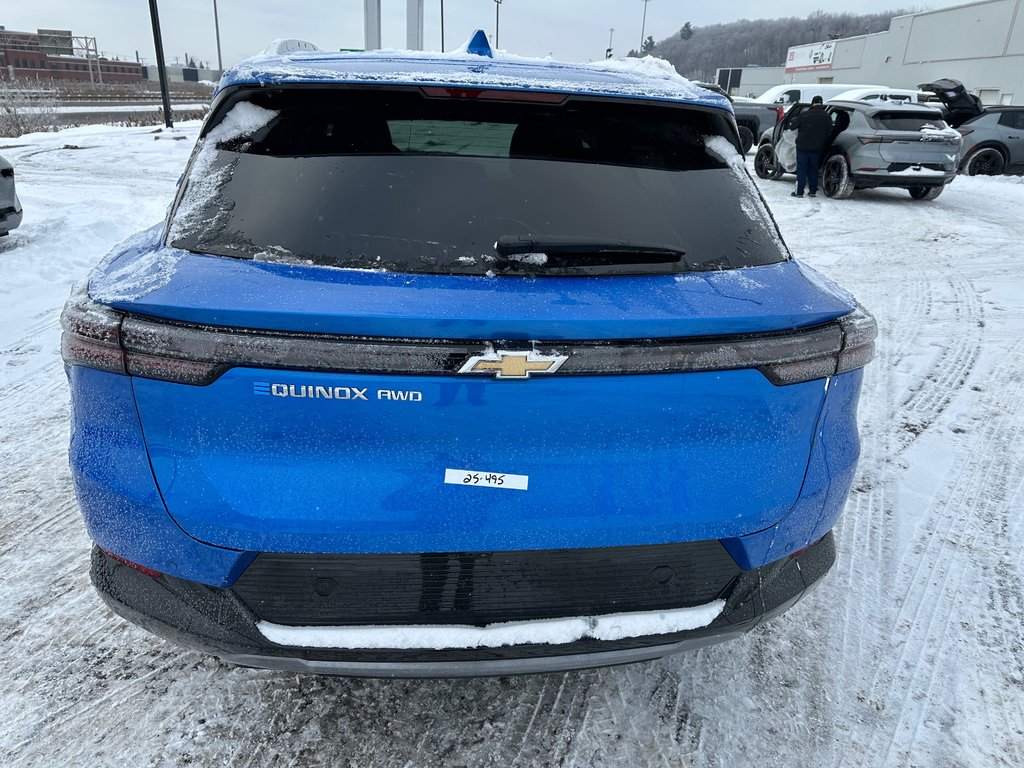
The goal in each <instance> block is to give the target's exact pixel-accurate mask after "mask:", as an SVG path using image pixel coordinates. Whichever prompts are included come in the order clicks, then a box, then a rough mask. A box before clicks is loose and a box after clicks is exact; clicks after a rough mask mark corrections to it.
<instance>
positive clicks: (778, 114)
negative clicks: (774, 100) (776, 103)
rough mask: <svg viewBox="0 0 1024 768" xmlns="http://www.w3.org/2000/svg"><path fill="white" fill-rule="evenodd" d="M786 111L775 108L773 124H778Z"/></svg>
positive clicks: (781, 108)
mask: <svg viewBox="0 0 1024 768" xmlns="http://www.w3.org/2000/svg"><path fill="white" fill-rule="evenodd" d="M785 114H786V110H785V109H784V108H783V107H775V122H776V123H777V122H779V121H780V120H782V118H783V117H784V116H785Z"/></svg>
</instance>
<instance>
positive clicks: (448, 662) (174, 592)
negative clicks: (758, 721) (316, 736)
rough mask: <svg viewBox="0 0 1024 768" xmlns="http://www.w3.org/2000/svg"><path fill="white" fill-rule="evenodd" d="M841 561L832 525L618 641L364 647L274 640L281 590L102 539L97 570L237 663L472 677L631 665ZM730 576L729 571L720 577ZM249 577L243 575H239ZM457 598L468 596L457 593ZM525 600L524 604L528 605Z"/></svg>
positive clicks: (129, 609) (192, 642)
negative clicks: (210, 575) (157, 561)
mask: <svg viewBox="0 0 1024 768" xmlns="http://www.w3.org/2000/svg"><path fill="white" fill-rule="evenodd" d="M834 560H835V544H834V540H833V537H832V534H831V532H830V533H828V534H826V535H825V536H824V537H822V538H821V539H819V540H818V541H817V542H815V543H814V544H813V545H812V546H810V547H808V548H807V549H806V550H804V551H803V552H801V553H800V554H798V555H795V556H791V557H786V558H783V559H781V560H778V561H776V562H773V563H770V564H768V565H765V566H762V567H761V568H756V569H751V570H747V571H740V570H739V569H737V570H736V572H735V574H733V575H731V576H727V578H728V581H727V583H725V584H724V585H723V586H722V587H721V588H720V589H718V591H717V593H716V594H717V596H718V599H720V600H724V608H722V609H721V612H720V613H718V615H717V617H716V618H714V620H713V621H711V622H710V623H708V624H706V625H705V626H700V627H699V628H696V629H689V630H684V631H679V632H668V633H664V634H654V635H646V636H637V637H623V638H620V639H615V640H598V639H593V638H586V639H576V640H570V641H567V642H561V643H529V642H523V643H518V644H514V645H500V646H495V647H473V648H412V649H409V648H405V649H387V648H384V649H381V648H376V649H359V648H329V647H302V646H293V645H281V644H278V643H274V642H272V641H270V640H268V639H267V638H266V637H265V636H264V635H263V633H262V632H261V631H260V627H259V625H260V622H262V621H264V620H265V616H263V615H260V613H258V611H262V612H264V613H268V612H272V610H273V609H272V608H271V607H269V606H270V604H271V603H272V602H273V600H272V599H269V598H272V597H273V596H272V595H265V597H267V598H268V599H264V600H260V599H254V598H253V596H252V595H251V594H246V593H245V591H244V589H241V590H240V589H238V588H235V587H232V588H222V587H210V586H206V585H204V584H199V583H196V582H192V581H186V580H183V579H178V578H175V577H172V576H167V575H162V576H159V577H157V578H153V577H151V576H148V575H145V574H143V573H141V572H140V571H138V570H135V569H133V568H131V567H129V566H127V565H124V564H122V563H120V562H118V561H117V560H115V559H114V558H112V557H110V556H109V555H107V554H105V553H104V552H103V551H102V550H100V549H99V548H98V547H97V548H94V550H93V556H92V570H91V575H92V580H93V584H94V585H95V586H96V589H97V590H98V591H99V592H100V594H101V596H102V597H103V599H104V600H105V601H106V603H107V604H108V605H109V606H110V607H111V608H112V609H113V610H114V611H115V612H116V613H118V614H119V615H121V616H122V617H124V618H126V619H128V620H129V621H132V622H134V623H135V624H138V625H140V626H142V627H144V628H145V629H148V630H149V631H151V632H153V633H155V634H158V635H161V636H163V637H165V638H167V639H169V640H171V641H173V642H175V643H178V644H180V645H184V646H187V647H191V648H195V649H197V650H200V651H203V652H206V653H210V654H213V655H215V656H218V657H220V658H221V659H223V660H224V661H227V662H230V663H234V664H240V665H243V666H251V667H262V668H268V669H281V670H289V671H293V672H308V673H317V674H338V675H350V676H360V677H469V676H489V675H507V674H525V673H538V672H552V671H559V670H569V669H584V668H590V667H600V666H610V665H616V664H626V663H631V662H636V661H645V660H649V659H656V658H660V657H663V656H668V655H671V654H675V653H679V652H682V651H686V650H690V649H694V648H698V647H701V646H704V645H710V644H713V643H718V642H722V641H724V640H728V639H730V638H734V637H738V636H739V635H741V634H743V633H745V632H747V631H749V630H750V629H752V628H754V627H755V626H757V625H758V624H759V623H761V622H762V621H764V620H766V619H768V618H771V617H773V616H775V615H778V614H779V613H782V612H783V611H785V610H786V609H787V608H789V607H790V606H792V605H793V604H794V603H796V602H797V601H798V600H800V598H801V597H803V595H804V594H805V593H806V592H807V591H808V590H809V589H810V588H811V587H813V586H814V585H815V584H816V583H817V582H818V581H819V580H820V579H821V578H822V577H823V576H824V575H825V574H826V573H827V571H828V570H829V568H831V566H832V564H833V562H834ZM645 568H646V566H645ZM721 576H722V574H721V573H719V574H718V576H717V577H719V578H720V577H721ZM310 579H312V576H310ZM244 581H245V578H244V575H243V578H242V579H240V580H239V583H244ZM699 581H700V580H699V579H690V580H688V581H686V582H685V583H684V584H683V585H682V587H681V590H682V591H678V590H677V592H676V594H675V595H674V596H673V598H672V599H673V600H676V601H677V602H676V603H675V605H662V606H661V608H660V610H661V611H662V612H664V611H668V610H671V609H672V608H674V607H676V606H681V605H692V604H694V603H695V602H699V601H703V600H706V598H707V594H708V585H707V584H706V583H705V584H699ZM551 587H552V583H548V584H546V585H544V589H547V590H549V591H550V590H551ZM474 594H476V593H474ZM546 594H550V592H548V593H546ZM561 598H563V599H564V596H561ZM645 598H649V595H646V594H645V595H640V594H638V593H635V594H634V595H633V596H631V597H629V598H628V599H629V600H630V601H631V602H629V603H620V604H618V605H617V611H619V612H629V611H632V610H635V609H636V608H637V607H640V608H641V609H647V612H648V613H649V614H650V615H651V616H657V615H658V614H659V609H654V610H650V609H649V605H650V603H649V601H647V602H645ZM364 599H365V598H364ZM454 599H455V600H456V601H457V600H458V597H457V595H456V596H455V598H454ZM559 599H560V596H559V595H557V594H551V600H553V601H554V602H558V600H559ZM572 599H573V600H575V599H576V598H575V597H573V598H572ZM518 607H519V608H520V609H521V608H522V605H521V604H519V606H518ZM456 608H457V606H456ZM278 610H280V606H278ZM560 610H565V609H564V607H563V608H561V609H560ZM383 613H384V611H382V612H381V614H383ZM531 613H532V615H533V616H535V617H537V618H545V617H547V618H550V616H549V615H548V614H545V612H544V607H543V605H542V604H540V603H539V602H538V603H537V604H535V605H533V606H532V607H531V608H530V610H529V611H528V612H527V613H526V614H524V613H522V611H521V610H520V612H519V613H515V611H513V614H515V616H516V617H517V618H519V619H523V618H528V617H529V615H530V614H531ZM447 615H448V614H437V613H435V614H433V615H432V616H431V615H429V614H426V613H425V614H423V617H424V618H425V619H426V620H425V621H420V622H417V623H415V624H413V623H409V622H410V620H409V618H408V617H405V618H401V617H398V618H399V619H401V620H400V621H398V620H391V621H388V620H381V616H380V615H377V616H373V617H371V618H372V619H373V621H372V622H369V621H363V622H362V623H363V624H367V623H373V624H375V625H380V624H383V623H387V624H389V625H390V627H389V628H395V629H406V628H407V629H408V630H409V631H410V632H415V630H416V627H417V626H422V625H423V624H424V623H433V624H448V621H447V620H445V619H444V618H443V617H444V616H447ZM562 615H564V614H562ZM328 619H329V617H328V616H326V615H322V616H320V617H319V620H318V622H317V624H318V625H319V626H323V625H324V624H325V622H326V621H327V620H328ZM392 619H395V616H393V617H392ZM349 620H350V619H346V621H349Z"/></svg>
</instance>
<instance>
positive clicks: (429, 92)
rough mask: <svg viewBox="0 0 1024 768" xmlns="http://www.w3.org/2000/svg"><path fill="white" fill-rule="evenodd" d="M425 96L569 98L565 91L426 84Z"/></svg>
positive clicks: (545, 101) (542, 101) (558, 101)
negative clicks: (552, 91)
mask: <svg viewBox="0 0 1024 768" xmlns="http://www.w3.org/2000/svg"><path fill="white" fill-rule="evenodd" d="M420 91H421V92H422V93H423V95H424V96H429V97H431V98H435V99H436V98H442V99H482V100H486V101H526V102H532V103H535V104H561V103H562V102H563V101H565V100H566V99H567V98H569V96H568V94H565V93H550V92H547V91H523V90H514V89H511V88H509V89H505V88H452V87H448V86H436V85H425V86H422V87H421V88H420Z"/></svg>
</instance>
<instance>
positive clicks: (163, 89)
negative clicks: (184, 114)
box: [149, 0, 174, 128]
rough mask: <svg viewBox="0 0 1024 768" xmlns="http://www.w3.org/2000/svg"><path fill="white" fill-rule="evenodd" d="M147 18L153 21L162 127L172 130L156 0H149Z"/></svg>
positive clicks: (169, 100)
mask: <svg viewBox="0 0 1024 768" xmlns="http://www.w3.org/2000/svg"><path fill="white" fill-rule="evenodd" d="M149 17H150V19H151V20H152V21H153V46H154V47H155V48H156V71H157V73H158V74H159V76H160V99H161V100H162V101H163V104H164V125H166V126H167V127H168V128H173V127H174V121H173V120H172V119H171V97H170V95H169V94H168V93H167V65H166V64H164V42H163V39H162V38H161V37H160V14H159V13H158V12H157V10H156V0H149Z"/></svg>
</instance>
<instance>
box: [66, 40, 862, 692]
mask: <svg viewBox="0 0 1024 768" xmlns="http://www.w3.org/2000/svg"><path fill="white" fill-rule="evenodd" d="M739 143H740V142H739V136H738V133H737V130H736V123H735V121H734V119H733V114H732V111H731V108H730V105H729V102H728V101H727V100H726V99H725V98H724V97H721V96H719V95H716V94H714V93H711V92H708V91H705V90H702V89H699V88H697V87H695V86H693V85H691V84H690V83H688V82H687V81H685V80H683V79H682V78H680V77H678V75H676V74H675V72H674V71H672V70H671V69H670V68H669V67H668V66H667V65H665V68H664V69H662V68H661V64H660V63H657V62H653V63H652V61H646V62H643V61H628V62H611V63H607V64H594V65H590V64H559V63H555V62H551V61H538V60H531V59H523V58H518V57H513V56H505V55H501V56H497V57H495V56H492V54H491V51H490V49H489V48H488V47H487V44H486V39H485V38H483V36H482V33H478V35H477V36H476V37H475V38H474V40H473V42H472V43H471V44H470V45H469V46H468V47H467V48H466V49H464V50H462V51H460V52H459V53H454V54H425V53H424V54H421V53H416V54H413V53H383V52H377V53H365V54H335V53H319V52H308V53H307V52H296V53H291V54H286V55H283V56H273V57H262V58H258V59H251V60H249V61H246V62H244V63H243V64H241V65H239V66H238V67H236V68H235V69H233V70H231V71H229V72H228V73H227V74H225V76H224V78H223V79H222V81H221V83H220V86H219V88H218V90H217V93H216V95H215V98H214V101H213V105H212V108H211V111H210V115H209V117H208V118H207V120H206V123H205V124H204V126H203V128H202V130H201V133H200V138H199V141H198V143H197V146H196V150H195V152H194V154H193V156H192V158H191V160H190V162H189V165H188V168H187V169H186V171H185V174H184V176H183V181H182V183H181V184H180V188H179V191H178V194H177V196H176V199H175V200H174V203H173V205H172V206H171V209H170V211H169V214H168V217H167V220H166V222H165V223H164V224H162V225H160V226H157V227H154V228H153V229H150V230H148V231H146V232H143V233H141V234H139V235H137V236H135V237H134V238H132V239H131V240H129V241H128V242H127V243H125V244H123V245H122V246H119V247H118V248H117V249H115V251H114V252H113V253H111V254H110V255H109V256H108V257H107V258H106V259H105V260H104V261H103V262H102V263H101V264H100V265H99V266H98V267H97V268H96V270H95V271H94V272H93V273H92V274H91V275H90V278H89V280H88V282H87V283H86V284H84V285H83V286H82V287H80V288H79V289H78V290H76V292H74V294H73V295H72V297H71V298H70V300H69V302H68V304H67V307H66V308H65V311H64V316H63V328H64V334H63V338H62V352H63V356H64V360H65V363H66V365H67V371H68V377H69V380H70V386H71V392H72V402H73V416H72V420H73V425H72V427H73V428H72V434H71V450H70V455H71V464H72V469H73V475H74V480H75V485H76V489H77V493H78V498H79V501H80V504H81V508H82V513H83V515H84V517H85V521H86V524H87V527H88V531H89V535H90V536H91V538H92V539H93V541H94V542H95V546H94V548H93V554H92V579H93V583H94V584H95V586H96V588H97V589H98V591H99V592H100V594H101V595H102V597H103V598H104V600H105V601H106V602H107V604H108V605H109V606H110V607H111V608H112V609H113V610H114V611H116V612H117V613H118V614H120V615H121V616H123V617H125V618H127V619H128V620H130V621H133V622H135V623H137V624H139V625H141V626H143V627H145V628H147V629H149V630H151V631H153V632H155V633H157V634H159V635H162V636H164V637H166V638H169V639H171V640H173V641H175V642H178V643H181V644H183V645H186V646H190V647H194V648H198V649H201V650H203V651H206V652H209V653H212V654H216V655H217V656H219V657H220V658H222V659H224V660H227V661H229V662H233V663H237V664H242V665H249V666H256V667H269V668H278V669H287V670H295V671H309V672H320V673H339V674H349V675H368V676H448V675H453V676H454V675H488V674H505V673H517V672H537V671H547V670H557V669H571V668H582V667H592V666H600V665H607V664H617V663H623V662H630V661H638V660H643V659H651V658H657V657H661V656H664V655H667V654H670V653H674V652H677V651H681V650H685V649H688V648H694V647H697V646H700V645H704V644H708V643H712V642H718V641H721V640H724V639H727V638H731V637H736V636H738V635H740V634H742V633H744V632H746V631H748V630H750V629H751V628H752V627H754V626H755V625H757V624H759V623H760V622H762V621H764V620H766V619H767V618H769V617H771V616H774V615H776V614H779V613H780V612H782V611H784V610H786V609H787V608H788V607H790V606H791V605H793V604H794V603H795V602H796V601H797V600H799V599H800V598H801V597H802V596H803V595H804V594H805V593H806V592H807V590H809V589H810V588H811V587H812V586H813V585H814V584H815V583H816V582H817V581H818V580H819V579H821V578H822V577H823V576H824V575H825V573H826V572H827V571H828V569H829V568H830V567H831V565H832V563H833V561H834V557H835V549H834V543H833V536H832V534H831V529H832V527H833V525H834V524H835V522H836V519H837V517H838V515H839V513H840V511H841V509H842V507H843V505H844V502H845V500H846V497H847V494H848V492H849V488H850V484H851V480H852V477H853V473H854V469H855V465H856V461H857V457H858V452H859V442H858V436H857V425H856V409H857V399H858V394H859V390H860V385H861V376H862V371H861V369H862V368H863V366H864V365H865V364H867V362H868V361H869V360H870V359H871V357H872V355H873V344H874V337H875V325H874V321H873V320H872V319H871V317H870V316H869V315H868V314H867V313H865V311H864V310H863V309H862V308H860V307H859V306H858V305H857V304H856V302H855V301H854V300H853V299H852V298H851V297H850V296H849V294H847V293H845V292H844V291H842V290H840V289H839V288H837V287H836V286H834V285H833V284H831V283H829V282H828V281H827V280H825V279H824V278H822V277H820V276H819V275H817V274H816V273H814V272H813V271H811V270H809V269H807V268H806V267H804V266H802V265H800V264H798V263H797V262H795V261H794V260H793V259H792V258H791V257H790V255H789V253H788V251H787V249H786V246H785V245H784V243H783V241H782V239H781V238H780V236H779V233H778V230H777V228H776V226H775V223H774V221H773V220H772V218H771V216H770V214H769V212H768V210H767V208H766V207H765V204H764V201H763V200H762V199H761V197H760V196H759V195H758V193H757V191H756V189H755V187H754V186H753V184H752V182H751V180H750V177H749V175H748V174H747V172H746V170H745V168H744V167H743V165H742V160H741V158H740V155H739V151H738V148H739Z"/></svg>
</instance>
